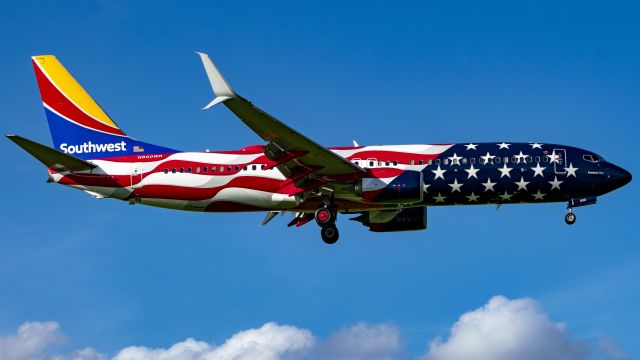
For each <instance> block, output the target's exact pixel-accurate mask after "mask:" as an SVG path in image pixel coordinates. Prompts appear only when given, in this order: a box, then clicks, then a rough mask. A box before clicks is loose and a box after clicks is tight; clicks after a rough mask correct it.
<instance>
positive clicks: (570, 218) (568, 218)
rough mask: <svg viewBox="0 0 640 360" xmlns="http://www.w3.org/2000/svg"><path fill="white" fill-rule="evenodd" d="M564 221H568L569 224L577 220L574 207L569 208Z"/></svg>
mask: <svg viewBox="0 0 640 360" xmlns="http://www.w3.org/2000/svg"><path fill="white" fill-rule="evenodd" d="M564 222H566V223H567V225H573V223H575V222H576V214H574V213H573V208H571V207H568V208H567V214H566V215H565V216H564Z"/></svg>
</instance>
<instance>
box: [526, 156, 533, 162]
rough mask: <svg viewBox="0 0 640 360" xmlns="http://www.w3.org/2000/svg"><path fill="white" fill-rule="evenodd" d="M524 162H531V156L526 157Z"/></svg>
mask: <svg viewBox="0 0 640 360" xmlns="http://www.w3.org/2000/svg"><path fill="white" fill-rule="evenodd" d="M525 162H528V163H530V162H533V158H532V157H531V156H527V158H526V159H525Z"/></svg>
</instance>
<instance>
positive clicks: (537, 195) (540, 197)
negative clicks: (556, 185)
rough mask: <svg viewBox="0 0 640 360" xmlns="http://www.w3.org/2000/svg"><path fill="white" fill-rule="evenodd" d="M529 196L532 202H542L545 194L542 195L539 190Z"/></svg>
mask: <svg viewBox="0 0 640 360" xmlns="http://www.w3.org/2000/svg"><path fill="white" fill-rule="evenodd" d="M531 195H533V199H534V200H544V196H545V195H547V194H543V193H541V192H540V190H538V193H537V194H531Z"/></svg>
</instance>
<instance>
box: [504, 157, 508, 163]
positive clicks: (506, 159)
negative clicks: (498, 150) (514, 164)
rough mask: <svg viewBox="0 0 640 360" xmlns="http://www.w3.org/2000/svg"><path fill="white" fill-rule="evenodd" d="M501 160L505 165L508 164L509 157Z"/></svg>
mask: <svg viewBox="0 0 640 360" xmlns="http://www.w3.org/2000/svg"><path fill="white" fill-rule="evenodd" d="M503 160H504V163H505V164H508V163H509V157H508V156H505V157H504V158H503Z"/></svg>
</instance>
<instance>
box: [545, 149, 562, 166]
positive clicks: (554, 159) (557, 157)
mask: <svg viewBox="0 0 640 360" xmlns="http://www.w3.org/2000/svg"><path fill="white" fill-rule="evenodd" d="M547 156H548V157H549V162H551V163H558V164H559V163H560V155H558V154H556V151H555V150H554V151H553V152H552V153H551V155H547Z"/></svg>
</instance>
